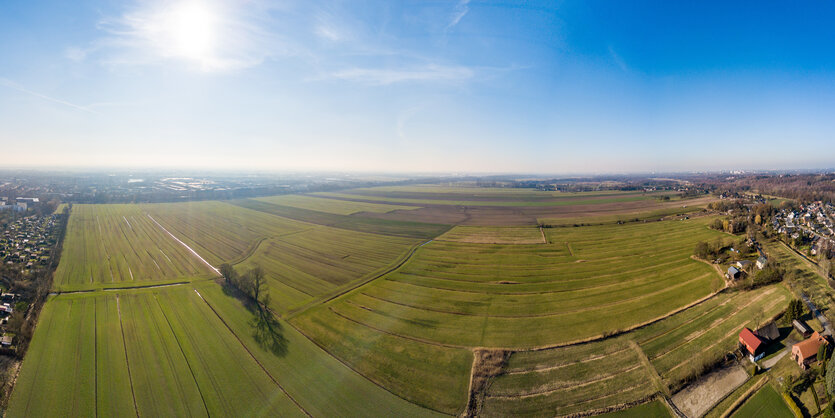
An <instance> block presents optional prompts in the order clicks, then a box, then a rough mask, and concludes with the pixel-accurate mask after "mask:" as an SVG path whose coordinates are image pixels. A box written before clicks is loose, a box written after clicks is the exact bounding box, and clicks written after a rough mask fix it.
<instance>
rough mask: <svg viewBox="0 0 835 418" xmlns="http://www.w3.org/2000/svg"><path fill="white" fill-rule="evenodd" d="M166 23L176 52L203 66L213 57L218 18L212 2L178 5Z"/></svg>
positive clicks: (170, 12)
mask: <svg viewBox="0 0 835 418" xmlns="http://www.w3.org/2000/svg"><path fill="white" fill-rule="evenodd" d="M163 26H164V27H165V32H167V35H168V36H167V38H168V39H167V41H168V42H170V44H169V45H167V47H168V48H170V50H171V52H172V53H173V55H176V56H180V57H183V58H188V59H192V60H196V61H199V62H201V63H203V64H204V65H205V64H207V62H208V61H210V60H211V57H212V52H213V47H214V43H215V36H216V34H215V31H216V26H217V19H216V17H215V15H214V13H213V12H212V10H211V9H210V7H209V5H207V4H206V3H204V2H199V1H189V2H183V3H180V4H177V5H175V6H174V7H172V8H171V9H170V10H169V11H168V13H166V16H165V19H164V23H163Z"/></svg>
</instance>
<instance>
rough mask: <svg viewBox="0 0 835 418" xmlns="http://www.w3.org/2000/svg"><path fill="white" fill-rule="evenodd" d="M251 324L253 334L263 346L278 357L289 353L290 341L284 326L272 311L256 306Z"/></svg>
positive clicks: (256, 340)
mask: <svg viewBox="0 0 835 418" xmlns="http://www.w3.org/2000/svg"><path fill="white" fill-rule="evenodd" d="M250 325H251V326H252V336H253V337H254V338H255V342H257V343H258V345H260V346H261V348H263V349H265V350H268V351H269V352H271V353H273V354H274V355H276V356H278V357H284V356H286V355H287V343H288V341H287V338H285V337H284V330H283V326H282V325H281V322H279V321H278V319H277V318H276V317H275V315H273V313H272V312H270V311H268V310H266V309H263V308H261V307H258V308H256V312H254V315H253V317H252V320H250Z"/></svg>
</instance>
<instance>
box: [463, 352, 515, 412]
mask: <svg viewBox="0 0 835 418" xmlns="http://www.w3.org/2000/svg"><path fill="white" fill-rule="evenodd" d="M508 358H510V351H505V350H495V349H487V348H477V349H475V350H473V372H472V376H471V377H470V398H469V399H468V401H467V408H466V409H465V410H464V413H463V414H462V416H464V417H474V416H477V415H478V412H479V411H480V410H481V407H482V404H483V402H484V394H485V392H486V391H487V387H488V386H489V385H490V381H491V380H492V379H493V378H494V377H496V376H498V375H500V374H502V373H503V372H504V367H505V365H506V364H507V359H508Z"/></svg>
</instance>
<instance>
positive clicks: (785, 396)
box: [783, 392, 803, 417]
mask: <svg viewBox="0 0 835 418" xmlns="http://www.w3.org/2000/svg"><path fill="white" fill-rule="evenodd" d="M783 400H785V401H786V405H788V406H789V409H791V410H792V412H793V413H794V416H796V417H802V416H803V412H802V411H800V408H798V407H797V403H795V402H794V398H792V396H791V394H789V393H787V392H783Z"/></svg>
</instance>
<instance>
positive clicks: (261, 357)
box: [8, 283, 429, 416]
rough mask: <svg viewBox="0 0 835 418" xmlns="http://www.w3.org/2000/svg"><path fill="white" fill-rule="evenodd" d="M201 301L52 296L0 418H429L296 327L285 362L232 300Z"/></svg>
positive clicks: (288, 333)
mask: <svg viewBox="0 0 835 418" xmlns="http://www.w3.org/2000/svg"><path fill="white" fill-rule="evenodd" d="M200 291H201V292H202V293H199V294H198V293H197V292H195V291H194V289H192V288H191V287H190V286H179V287H175V288H169V289H160V290H153V291H151V290H127V291H120V292H118V293H115V292H108V293H107V294H94V295H61V296H57V297H54V298H53V299H52V300H50V302H49V303H48V304H47V307H48V308H47V309H46V310H44V312H43V324H44V325H45V326H44V327H41V328H39V329H38V333H37V334H36V337H35V340H34V343H33V347H32V350H31V353H30V356H31V357H28V358H30V359H32V360H28V361H27V362H26V365H25V366H24V368H23V370H22V372H21V375H20V378H19V386H18V390H17V391H16V392H15V396H14V397H13V399H12V401H11V406H10V409H9V411H8V414H9V415H10V416H48V415H50V412H51V413H54V412H56V411H62V412H64V413H68V414H70V415H74V416H93V415H96V414H99V415H107V416H110V415H114V414H115V415H125V414H127V415H134V412H129V413H128V412H126V411H135V414H136V415H140V416H186V415H187V416H206V415H221V416H234V415H241V414H243V415H269V416H303V415H304V414H305V413H309V411H316V412H317V415H320V416H321V415H327V414H332V413H334V412H335V411H336V410H334V409H329V408H335V407H338V408H339V411H350V410H354V411H360V410H369V411H370V410H376V411H378V413H404V414H412V415H414V414H416V413H417V414H427V413H428V412H429V411H425V410H421V409H420V408H419V407H416V406H414V405H413V404H410V403H408V402H406V401H404V400H402V399H399V398H397V397H395V396H393V395H391V394H390V393H389V392H386V391H385V390H383V389H381V388H380V387H378V386H375V385H373V384H372V383H370V382H369V381H368V380H366V379H364V378H363V377H361V376H360V375H358V374H356V373H355V372H353V371H351V370H350V369H348V368H347V367H345V366H343V365H342V364H340V363H338V362H336V361H335V360H334V359H333V358H332V357H330V356H328V355H327V354H326V353H325V352H324V351H322V350H321V349H319V348H318V347H316V346H315V345H313V344H312V343H310V342H309V341H308V340H306V339H305V338H304V337H302V336H301V335H300V334H298V333H297V332H295V331H293V330H292V328H289V327H284V328H282V332H283V334H282V335H281V338H282V341H283V350H284V351H283V353H281V355H276V354H275V351H272V350H271V349H270V348H265V346H263V345H262V344H259V343H258V342H257V340H256V338H255V337H253V332H254V331H253V326H252V324H251V323H250V322H251V317H252V315H251V313H250V312H248V311H247V310H246V309H245V308H244V307H243V306H242V305H240V303H239V302H238V301H237V300H236V299H234V298H231V297H229V296H226V295H224V294H223V293H222V292H221V291H220V287H218V286H217V285H215V284H213V283H206V284H205V285H203V287H201V288H200ZM204 294H205V297H206V299H205V300H204V299H203V295H204ZM207 301H210V303H211V304H209V302H207ZM64 318H69V319H70V321H69V322H65V321H63V319H64ZM56 354H57V355H56ZM228 382H235V384H233V385H230V384H228ZM348 382H351V384H350V385H347V386H342V384H346V383H348ZM311 388H325V389H327V390H328V392H319V391H318V390H316V391H311ZM324 393H328V396H329V397H333V399H341V400H342V402H340V403H339V404H330V405H329V403H328V402H325V401H323V399H322V398H321V396H322V395H323V394H324ZM370 399H373V400H375V401H376V402H375V404H374V405H373V406H368V405H367V404H366V403H365V402H367V401H368V400H370ZM308 408H309V410H308ZM368 408H377V409H368Z"/></svg>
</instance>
